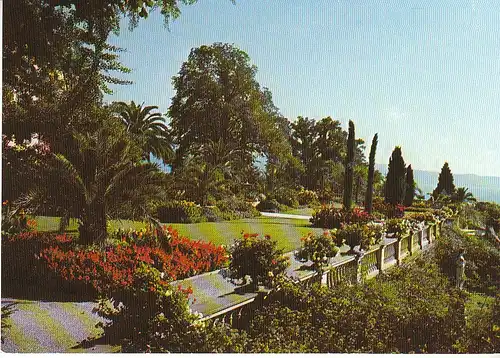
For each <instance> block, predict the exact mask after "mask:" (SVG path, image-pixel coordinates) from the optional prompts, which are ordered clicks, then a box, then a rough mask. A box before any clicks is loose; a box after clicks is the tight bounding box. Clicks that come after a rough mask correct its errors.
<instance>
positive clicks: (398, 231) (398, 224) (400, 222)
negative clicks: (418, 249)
mask: <svg viewBox="0 0 500 358" xmlns="http://www.w3.org/2000/svg"><path fill="white" fill-rule="evenodd" d="M386 230H387V232H388V233H393V234H394V236H395V237H402V236H404V235H407V234H409V232H410V223H409V222H408V220H405V219H390V220H388V221H387V222H386Z"/></svg>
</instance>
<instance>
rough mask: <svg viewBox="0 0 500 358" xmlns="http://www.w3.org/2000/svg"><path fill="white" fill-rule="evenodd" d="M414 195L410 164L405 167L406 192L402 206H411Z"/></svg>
mask: <svg viewBox="0 0 500 358" xmlns="http://www.w3.org/2000/svg"><path fill="white" fill-rule="evenodd" d="M414 197H415V179H414V178H413V169H412V168H411V164H410V165H408V168H406V194H405V200H404V206H411V205H412V204H413V198H414Z"/></svg>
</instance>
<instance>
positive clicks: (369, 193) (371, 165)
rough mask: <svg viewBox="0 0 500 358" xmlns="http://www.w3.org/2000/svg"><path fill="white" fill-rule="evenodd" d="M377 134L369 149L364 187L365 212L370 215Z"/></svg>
mask: <svg viewBox="0 0 500 358" xmlns="http://www.w3.org/2000/svg"><path fill="white" fill-rule="evenodd" d="M377 143H378V133H375V135H374V136H373V140H372V146H371V148H370V159H369V164H368V183H367V186H366V196H365V211H367V212H368V213H370V214H371V213H372V206H373V178H374V176H375V152H376V151H377Z"/></svg>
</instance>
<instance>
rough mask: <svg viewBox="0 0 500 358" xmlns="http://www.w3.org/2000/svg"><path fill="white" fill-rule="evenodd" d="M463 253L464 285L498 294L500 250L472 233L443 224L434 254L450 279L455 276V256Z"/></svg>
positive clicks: (470, 289) (475, 290)
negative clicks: (464, 264) (464, 262)
mask: <svg viewBox="0 0 500 358" xmlns="http://www.w3.org/2000/svg"><path fill="white" fill-rule="evenodd" d="M462 251H463V252H464V257H465V260H466V266H465V275H466V280H465V287H466V288H467V290H469V291H474V292H483V293H487V294H493V295H494V294H495V293H496V292H498V290H499V288H500V284H499V280H498V277H500V252H499V251H498V249H497V248H495V246H494V244H492V243H490V242H488V241H487V240H486V239H484V238H480V237H476V236H469V235H465V234H463V233H461V232H460V231H459V229H457V228H448V227H444V228H443V229H442V232H441V236H440V237H439V238H438V240H437V242H436V245H435V247H434V257H435V260H436V262H437V263H438V265H439V267H440V268H441V270H442V271H443V272H444V273H445V274H446V275H448V277H449V278H450V280H454V279H455V271H456V259H457V257H458V254H459V253H460V252H462Z"/></svg>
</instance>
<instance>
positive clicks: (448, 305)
mask: <svg viewBox="0 0 500 358" xmlns="http://www.w3.org/2000/svg"><path fill="white" fill-rule="evenodd" d="M463 306H464V298H463V297H462V296H461V295H460V293H459V292H457V291H456V290H454V289H453V288H451V287H450V286H449V284H448V283H447V281H446V279H445V278H444V277H442V276H441V275H440V274H439V272H438V270H437V268H436V267H435V266H433V265H429V264H427V263H424V262H418V265H414V266H411V267H404V268H403V269H400V268H395V269H394V270H392V271H391V273H389V274H388V275H387V276H384V277H381V278H380V279H377V280H372V281H370V282H369V283H368V284H365V285H354V286H348V285H341V286H338V287H336V288H335V289H327V288H325V287H319V286H317V285H314V286H313V287H311V288H300V289H299V288H298V287H297V286H294V285H292V284H286V285H284V287H283V288H282V290H281V291H280V292H278V293H277V294H276V298H275V302H274V303H272V304H269V305H267V306H265V307H263V308H262V309H261V310H260V311H259V312H258V314H256V315H255V316H254V317H255V318H254V320H253V321H252V324H251V328H250V330H249V339H250V342H249V345H248V347H249V348H248V349H249V351H253V352H275V353H277V352H332V353H333V352H336V353H359V352H365V353H368V352H373V353H382V352H383V353H388V352H401V353H410V352H429V353H437V352H440V353H445V352H454V350H453V349H452V344H453V343H455V341H456V340H457V338H458V337H460V335H461V327H462V326H463V324H464V317H463Z"/></svg>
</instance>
